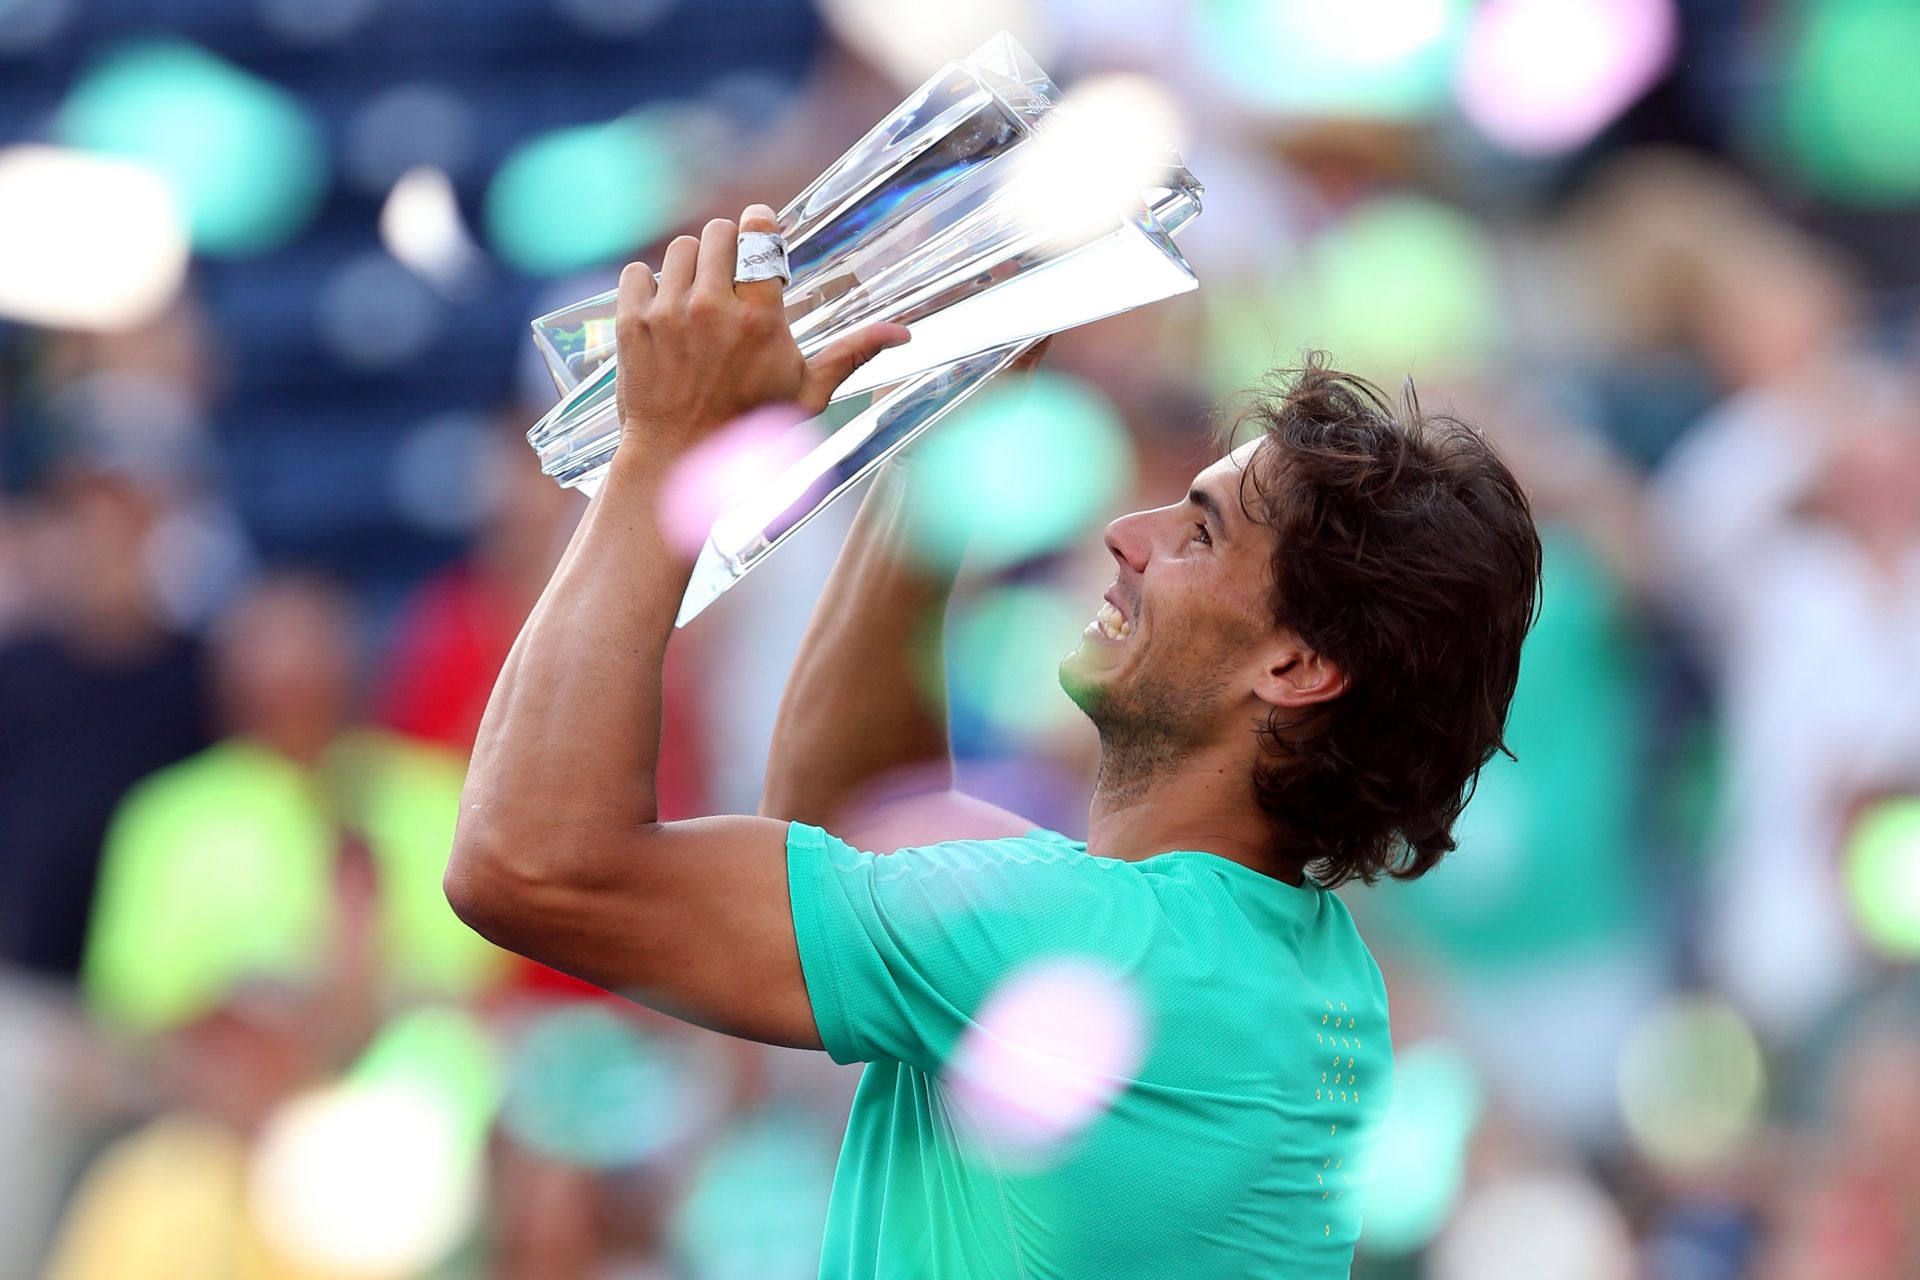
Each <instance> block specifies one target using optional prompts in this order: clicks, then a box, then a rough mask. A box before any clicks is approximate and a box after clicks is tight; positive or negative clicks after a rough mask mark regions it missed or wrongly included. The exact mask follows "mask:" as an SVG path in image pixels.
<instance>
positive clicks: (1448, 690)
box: [1221, 352, 1540, 885]
mask: <svg viewBox="0 0 1920 1280" xmlns="http://www.w3.org/2000/svg"><path fill="white" fill-rule="evenodd" d="M1221 434H1222V436H1223V437H1224V442H1225V443H1228V444H1231V443H1232V442H1234V441H1236V440H1238V441H1245V440H1247V439H1250V438H1254V436H1255V435H1256V434H1257V435H1258V436H1259V437H1260V438H1261V441H1262V443H1261V444H1260V446H1259V447H1258V448H1257V449H1256V450H1255V451H1254V456H1253V458H1252V459H1251V461H1250V463H1249V465H1248V466H1247V468H1246V469H1245V471H1243V472H1242V474H1241V478H1240V483H1241V491H1240V502H1241V506H1242V508H1243V509H1244V510H1245V511H1246V513H1247V515H1248V516H1249V517H1250V518H1251V519H1253V520H1256V521H1258V522H1259V523H1262V524H1265V525H1267V526H1268V527H1269V528H1271V529H1273V531H1274V533H1275V535H1276V537H1275V539H1274V546H1273V555H1272V565H1271V567H1272V583H1271V588H1270V595H1269V603H1270V605H1271V609H1272V615H1273V619H1272V620H1273V622H1274V624H1275V625H1276V626H1282V627H1289V628H1292V629H1293V631H1294V632H1295V633H1296V634H1298V635H1299V636H1300V638H1301V639H1302V640H1303V641H1304V642H1305V643H1306V644H1308V645H1310V646H1311V647H1312V648H1313V649H1314V650H1315V651H1317V652H1318V653H1320V654H1322V655H1323V656H1325V657H1326V658H1328V659H1330V660H1331V661H1332V662H1333V663H1334V664H1336V665H1337V666H1338V667H1339V668H1340V670H1341V671H1342V672H1344V673H1345V675H1346V677H1347V680H1348V687H1347V688H1346V690H1345V691H1344V692H1342V693H1341V694H1340V695H1339V696H1338V697H1336V698H1334V699H1332V700H1330V701H1329V702H1327V703H1324V704H1321V705H1320V706H1318V707H1315V708H1313V709H1311V711H1310V712H1309V713H1308V714H1306V715H1304V716H1303V715H1300V714H1299V713H1298V712H1291V713H1288V712H1283V710H1282V709H1281V708H1275V709H1274V711H1273V713H1272V714H1271V715H1270V716H1269V718H1268V720H1267V723H1266V724H1264V725H1262V726H1261V727H1260V728H1259V730H1258V733H1259V736H1260V739H1261V752H1260V758H1259V762H1258V763H1257V765H1256V767H1255V771H1254V778H1253V790H1254V795H1255V798H1256V799H1257V800H1258V802H1259V804H1260V806H1261V807H1262V808H1263V809H1264V810H1265V811H1266V812H1267V813H1268V814H1269V815H1270V816H1271V817H1272V818H1273V820H1274V822H1275V823H1276V825H1277V827H1278V828H1279V831H1280V834H1281V836H1282V839H1283V841H1284V844H1285V846H1286V847H1287V848H1288V850H1289V852H1295V851H1297V852H1298V853H1299V854H1300V855H1302V860H1303V862H1304V863H1305V866H1306V870H1307V872H1308V874H1310V875H1312V876H1313V877H1314V878H1315V879H1317V880H1319V881H1320V882H1321V883H1323V884H1327V885H1338V884H1344V883H1346V882H1347V881H1349V880H1359V881H1362V882H1364V883H1369V884H1370V883H1372V882H1373V881H1375V880H1376V879H1378V878H1379V877H1381V876H1382V875H1385V876H1390V877H1393V878H1395V879H1400V880H1412V879H1415V878H1417V877H1419V876H1422V875H1424V874H1426V873H1427V872H1428V871H1430V870H1432V869H1433V867H1434V866H1435V865H1436V864H1438V863H1439V861H1440V859H1441V858H1442V857H1444V856H1445V855H1446V854H1447V853H1449V852H1451V851H1452V850H1453V848H1454V838H1453V824H1454V821H1455V820H1456V819H1457V818H1458V817H1459V816H1460V811H1461V810H1462V809H1463V808H1465V806H1466V803H1467V800H1468V799H1469V798H1470V797H1471V795H1472V793H1473V787H1474V784H1475V782H1476V780H1477V779H1478V777H1479V774H1480V769H1481V767H1482V766H1483V765H1485V764H1486V762H1487V761H1488V760H1489V759H1491V758H1492V757H1493V754H1494V752H1496V751H1506V744H1505V742H1504V740H1503V737H1502V734H1503V730H1504V728H1505V725H1506V718H1507V707H1508V704H1509V703H1511V702H1512V700H1513V690H1514V685H1515V682H1516V680H1517V679H1518V677H1519V672H1520V648H1521V644H1522V642H1523V641H1524V640H1525V639H1526V635H1527V631H1528V629H1529V628H1530V627H1531V626H1532V625H1533V621H1534V618H1535V617H1536V616H1537V615H1538V612H1539V604H1540V538H1539V534H1538V533H1537V532H1536V530H1535V529H1534V524H1533V514H1532V511H1531V509H1530V507H1529V506H1528V503H1527V498H1526V495H1525V493H1523V492H1522V491H1521V488H1520V485H1519V483H1518V482H1517V481H1516V480H1515V479H1514V477H1513V473H1512V472H1511V471H1509V470H1508V469H1507V466H1506V464H1505V463H1504V462H1502V461H1501V459H1500V457H1499V455H1498V454H1497V453H1496V452H1495V451H1494V449H1493V446H1492V445H1491V444H1489V443H1488V442H1487V440H1486V439H1485V437H1483V436H1482V435H1481V434H1480V432H1479V431H1477V430H1475V429H1474V428H1473V427H1471V426H1469V425H1468V424H1467V423H1465V422H1463V421H1461V420H1460V419H1457V418H1454V417H1451V416H1448V415H1444V414H1434V413H1423V412H1422V411H1421V408H1420V404H1419V400H1418V398H1417V396H1416V395H1415V394H1414V390H1413V383H1412V381H1411V380H1410V379H1409V381H1408V382H1407V385H1406V391H1405V395H1404V397H1403V402H1402V404H1401V405H1400V406H1399V407H1398V408H1397V409H1396V407H1395V406H1394V405H1393V404H1392V403H1390V402H1389V400H1388V399H1387V397H1386V396H1385V395H1384V394H1382V392H1381V391H1380V389H1379V388H1377V387H1375V386H1374V385H1373V384H1371V383H1369V382H1367V381H1366V380H1365V379H1363V378H1359V377H1356V376H1354V375H1352V374H1348V373H1341V372H1339V371H1337V370H1334V369H1332V368H1329V367H1328V365H1327V361H1326V356H1325V355H1324V354H1323V353H1320V352H1309V353H1307V356H1306V358H1305V360H1304V362H1303V364H1302V366H1301V367H1300V368H1297V369H1289V370H1280V371H1277V372H1275V373H1274V374H1271V375H1269V377H1268V378H1267V379H1265V380H1264V381H1263V383H1262V384H1261V386H1260V387H1259V389H1257V390H1256V391H1255V392H1254V393H1253V394H1252V395H1251V397H1250V398H1249V400H1248V402H1247V407H1246V408H1245V409H1244V411H1243V412H1241V413H1240V414H1239V415H1238V416H1237V417H1236V418H1234V419H1233V420H1232V421H1230V422H1229V423H1228V424H1227V425H1226V426H1225V427H1224V428H1223V429H1222V433H1221ZM1508 754H1509V755H1511V752H1508Z"/></svg>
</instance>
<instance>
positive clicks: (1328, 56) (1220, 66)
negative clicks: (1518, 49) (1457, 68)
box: [1195, 0, 1465, 119]
mask: <svg viewBox="0 0 1920 1280" xmlns="http://www.w3.org/2000/svg"><path fill="white" fill-rule="evenodd" d="M1464 12H1465V6H1464V5H1463V4H1462V3H1461V0H1337V2H1331V0H1330V2H1327V3H1321V2H1319V0H1309V2H1305V3H1277V2H1276V0H1200V3H1199V5H1198V7H1197V9H1196V11H1195V22H1196V29H1195V35H1196V40H1197V43H1198V47H1199V51H1200V53H1201V55H1202V57H1203V58H1204V59H1205V60H1206V63H1207V66H1208V67H1209V69H1210V70H1212V71H1213V72H1214V73H1215V74H1216V75H1217V76H1218V77H1219V81H1220V86H1221V87H1222V88H1223V89H1225V90H1226V91H1227V92H1229V93H1231V94H1233V95H1234V96H1235V97H1237V98H1238V99H1240V101H1242V102H1243V103H1245V104H1246V105H1248V106H1250V107H1253V108H1255V109H1257V110H1263V111H1269V112H1274V113H1277V114H1283V115H1289V116H1309V117H1311V116H1334V117H1341V118H1362V119H1411V118H1418V117H1421V116H1425V115H1428V114H1430V113H1432V112H1434V111H1436V110H1438V109H1439V108H1440V107H1441V106H1443V105H1444V104H1445V102H1446V96H1447V76H1448V72H1449V71H1450V70H1451V66H1452V57H1453V51H1454V49H1455V47H1456V46H1457V44H1458V40H1459V35H1460V29H1461V18H1462V16H1463V15H1464Z"/></svg>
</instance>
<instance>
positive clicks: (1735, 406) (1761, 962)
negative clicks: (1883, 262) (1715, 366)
mask: <svg viewBox="0 0 1920 1280" xmlns="http://www.w3.org/2000/svg"><path fill="white" fill-rule="evenodd" d="M1653 499H1654V502H1655V512H1654V514H1655V517H1656V520H1657V528H1658V530H1659V536H1660V537H1661V539H1662V543H1663V546H1664V547H1665V550H1666V552H1667V554H1666V556H1665V558H1664V560H1663V564H1664V566H1665V568H1666V570H1667V572H1668V573H1669V575H1670V577H1669V579H1668V581H1669V584H1670V586H1671V588H1672V592H1673V599H1674V601H1675V603H1676V605H1677V607H1678V608H1679V609H1680V610H1681V611H1682V613H1683V616H1685V617H1686V618H1687V619H1688V620H1689V621H1691V622H1692V623H1693V624H1694V625H1695V626H1696V627H1697V629H1698V631H1699V634H1700V635H1701V637H1702V639H1703V642H1704V643H1705V645H1706V648H1707V652H1708V653H1709V655H1710V657H1711V659H1712V665H1713V668H1714V671H1715V674H1716V679H1717V681H1718V685H1719V689H1718V692H1719V696H1720V699H1721V701H1722V725H1723V737H1724V752H1725V757H1726V774H1727V778H1726V785H1725V788H1724V790H1723V792H1722V795H1721V814H1720V818H1719V822H1718V832H1717V845H1718V848H1717V852H1716V857H1715V860H1714V863H1713V866H1712V869H1711V888H1710V901H1709V904H1708V905H1709V911H1708V915H1707V918H1706V921H1705V937H1704V941H1705V959H1706V961H1707V963H1708V966H1709V968H1710V971H1711V973H1712V975H1713V976H1714V978H1715V979H1716V980H1717V981H1718V982H1720V983H1721V984H1722V985H1723V986H1724V987H1725V988H1726V989H1727V990H1728V991H1729V992H1731V993H1732V994H1734V995H1735V996H1737V997H1738V998H1740V999H1741V1000H1742V1001H1743V1002H1745V1003H1746V1005H1747V1006H1748V1007H1749V1008H1750V1009H1751V1010H1752V1012H1753V1013H1754V1014H1755V1015H1756V1016H1758V1017H1760V1018H1762V1019H1764V1021H1765V1023H1766V1025H1767V1026H1769V1027H1770V1028H1771V1029H1773V1030H1774V1031H1775V1032H1777V1033H1780V1034H1792V1033H1796V1032H1798V1031H1800V1030H1802V1029H1804V1028H1805V1027H1806V1026H1807V1025H1808V1024H1809V1023H1810V1021H1811V1020H1812V1019H1813V1018H1815V1017H1817V1016H1818V1015H1819V1014H1820V1013H1822V1012H1823V1011H1825V1010H1826V1009H1827V1008H1829V1007H1830V1006H1831V1005H1832V1004H1833V1003H1834V1002H1835V1001H1836V1000H1837V999H1838V998H1839V997H1840V995H1841V994H1842V992H1843V990H1844V987H1845V984H1846V983H1847V982H1848V981H1849V979H1851V978H1854V977H1856V976H1858V974H1859V972H1860V968H1859V962H1860V954H1859V948H1858V944H1857V942H1856V940H1855V931H1854V928H1853V925H1852V922H1851V920H1850V918H1849V915H1848V912H1847V908H1846V902H1845V898H1844V895H1843V894H1842V892H1841V886H1840V881H1839V877H1838V876H1837V875H1836V874H1835V868H1836V866H1837V865H1838V861H1839V853H1840V847H1841V841H1842V838H1843V836H1844V833H1845V829H1846V821H1847V815H1848V813H1849V812H1850V810H1851V808H1852V806H1853V805H1854V803H1855V801H1857V800H1858V799H1860V798H1861V797H1862V796H1865V795H1870V794H1873V793H1875V792H1879V791H1885V790H1892V789H1896V788H1898V787H1900V786H1902V785H1904V784H1910V783H1911V782H1912V780H1913V779H1914V778H1916V777H1920V680H1916V679H1915V678H1914V675H1913V660H1914V655H1915V654H1916V653H1920V398H1917V397H1916V395H1915V391H1914V387H1913V385H1912V383H1911V381H1910V379H1909V377H1908V376H1907V375H1905V374H1904V373H1900V372H1896V371H1893V370H1889V369H1886V368H1883V367H1880V366H1878V365H1875V364H1873V363H1872V362H1869V361H1864V360H1860V359H1848V358H1840V357H1832V358H1828V359H1825V360H1823V361H1820V362H1817V363H1815V364H1812V365H1808V366H1805V367H1803V368H1801V369H1798V370H1788V371H1784V372H1783V373H1782V374H1781V375H1780V376H1777V377H1774V378H1772V379H1770V380H1769V381H1768V382H1767V383H1766V384H1763V385H1759V386H1755V387H1753V388H1751V389H1749V390H1748V391H1746V392H1744V393H1742V394H1741V395H1739V396H1738V397H1736V398H1734V399H1732V400H1730V401H1728V402H1727V403H1726V404H1725V405H1723V406H1722V407H1721V408H1719V409H1718V410H1716V411H1715V412H1714V413H1713V414H1712V415H1711V416H1710V417H1709V418H1708V419H1707V420H1706V421H1704V422H1702V423H1701V424H1699V426H1698V427H1696V428H1695V429H1694V430H1693V431H1692V432H1691V433H1690V434H1689V435H1688V437H1687V438H1686V439H1684V440H1683V441H1682V442H1681V443H1680V445H1679V446H1678V447H1677V448H1676V450H1675V452H1674V454H1673V456H1672V458H1671V459H1670V460H1669V461H1668V463H1667V464H1666V466H1665V467H1663V468H1662V470H1661V472H1660V473H1659V474H1658V475H1657V476H1656V477H1655V481H1654V490H1653Z"/></svg>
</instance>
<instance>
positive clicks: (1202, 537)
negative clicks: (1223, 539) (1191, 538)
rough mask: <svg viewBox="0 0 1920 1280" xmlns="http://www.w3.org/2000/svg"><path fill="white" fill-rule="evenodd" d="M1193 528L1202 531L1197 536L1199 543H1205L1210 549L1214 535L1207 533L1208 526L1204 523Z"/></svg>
mask: <svg viewBox="0 0 1920 1280" xmlns="http://www.w3.org/2000/svg"><path fill="white" fill-rule="evenodd" d="M1193 527H1194V528H1195V529H1198V530H1199V531H1200V532H1199V533H1198V534H1196V535H1195V538H1196V540H1197V541H1200V542H1203V543H1205V544H1206V545H1207V546H1209V547H1210V546H1212V545H1213V535H1212V534H1210V533H1208V532H1207V526H1206V525H1205V524H1204V523H1202V524H1196V525H1194V526H1193Z"/></svg>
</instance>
